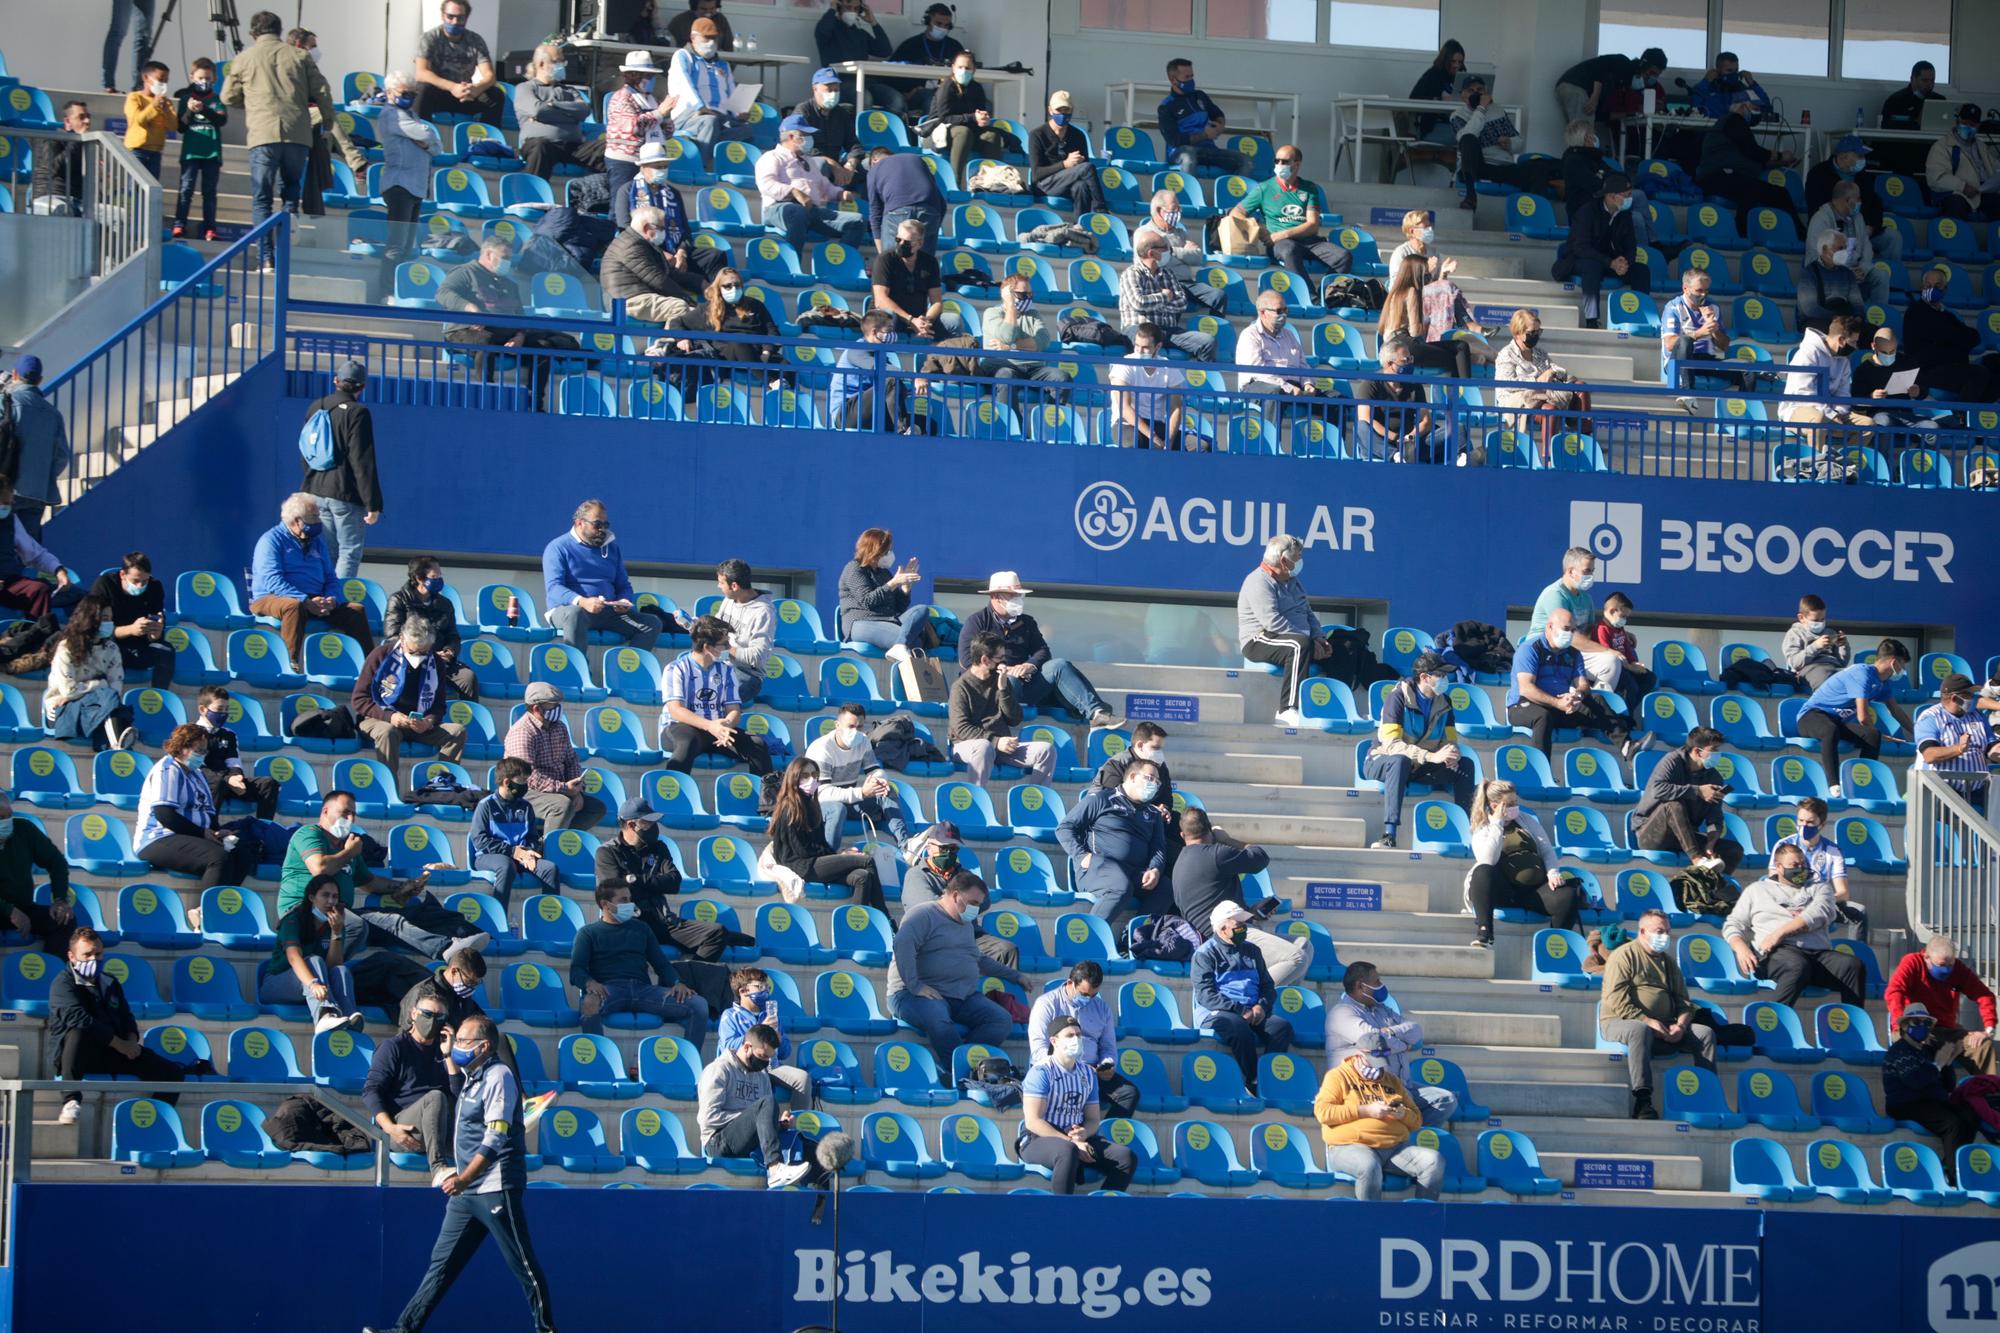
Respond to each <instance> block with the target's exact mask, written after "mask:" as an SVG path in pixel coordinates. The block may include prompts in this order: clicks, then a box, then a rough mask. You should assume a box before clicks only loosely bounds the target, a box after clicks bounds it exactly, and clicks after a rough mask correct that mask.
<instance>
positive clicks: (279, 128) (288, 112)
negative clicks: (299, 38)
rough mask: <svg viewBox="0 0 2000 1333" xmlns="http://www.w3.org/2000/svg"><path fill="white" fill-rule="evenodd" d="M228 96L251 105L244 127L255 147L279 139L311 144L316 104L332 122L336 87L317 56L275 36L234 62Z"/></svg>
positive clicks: (239, 103)
mask: <svg viewBox="0 0 2000 1333" xmlns="http://www.w3.org/2000/svg"><path fill="white" fill-rule="evenodd" d="M222 100H223V102H224V103H226V104H227V105H229V106H240V107H243V108H245V115H244V117H243V126H244V130H245V133H246V134H247V136H248V137H247V142H248V143H249V145H250V147H252V148H259V147H262V146H263V145H265V144H279V143H285V144H299V145H301V146H304V147H308V148H309V147H311V146H312V141H313V122H312V110H311V108H313V107H318V108H319V115H320V120H321V121H322V122H323V123H327V124H331V123H332V121H333V117H334V105H333V89H332V88H331V87H329V86H328V85H327V82H326V76H325V75H323V74H321V73H320V72H319V66H317V65H315V64H313V62H312V57H310V56H308V55H307V54H306V53H305V52H304V51H301V50H299V49H298V48H297V47H296V46H287V45H285V43H283V42H281V41H279V40H278V39H277V38H276V37H272V36H269V35H266V36H263V37H259V38H258V39H257V41H256V43H255V44H254V45H252V46H251V47H250V49H249V50H247V51H245V52H244V53H243V54H242V55H239V56H237V57H236V58H235V59H234V60H231V61H230V62H229V76H228V77H227V78H225V79H224V80H223V81H222Z"/></svg>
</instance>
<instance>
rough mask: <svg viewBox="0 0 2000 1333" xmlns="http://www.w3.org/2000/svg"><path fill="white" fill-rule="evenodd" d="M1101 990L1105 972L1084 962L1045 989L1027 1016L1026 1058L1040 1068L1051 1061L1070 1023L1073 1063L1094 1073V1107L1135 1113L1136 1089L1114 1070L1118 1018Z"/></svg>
mask: <svg viewBox="0 0 2000 1333" xmlns="http://www.w3.org/2000/svg"><path fill="white" fill-rule="evenodd" d="M1103 989H1104V969H1103V968H1102V967H1100V966H1099V965H1098V964H1096V963H1094V962H1091V961H1089V960H1088V959H1086V960H1085V961H1083V962H1081V963H1078V964H1077V965H1076V966H1074V967H1072V968H1071V969H1070V970H1069V978H1068V979H1067V980H1066V981H1064V982H1063V984H1062V985H1060V986H1057V987H1055V988H1054V989H1052V990H1045V991H1043V992H1042V993H1041V996H1040V997H1039V998H1038V999H1036V1001H1035V1007H1034V1008H1033V1009H1032V1010H1031V1011H1030V1012H1029V1014H1028V1059H1029V1062H1030V1063H1032V1064H1040V1063H1041V1062H1043V1061H1045V1060H1048V1059H1051V1058H1053V1057H1054V1056H1055V1054H1056V1052H1055V1050H1054V1047H1055V1045H1056V1044H1057V1043H1058V1042H1060V1041H1061V1040H1062V1038H1063V1035H1064V1034H1063V1032H1062V1029H1063V1028H1064V1027H1065V1026H1068V1025H1072V1024H1073V1025H1074V1026H1070V1027H1069V1034H1070V1035H1073V1036H1075V1037H1076V1038H1077V1047H1076V1050H1075V1053H1074V1056H1075V1060H1076V1062H1077V1063H1078V1064H1081V1065H1083V1066H1085V1067H1086V1068H1088V1069H1089V1070H1090V1071H1091V1072H1092V1073H1094V1074H1096V1075H1097V1104H1098V1105H1099V1106H1103V1107H1106V1108H1107V1109H1108V1110H1109V1112H1110V1114H1112V1115H1122V1116H1131V1115H1136V1114H1137V1113H1138V1110H1139V1087H1138V1085H1137V1084H1135V1083H1133V1082H1131V1081H1130V1080H1129V1079H1127V1078H1126V1077H1125V1076H1124V1075H1122V1074H1120V1073H1119V1072H1118V1023H1117V1018H1118V1016H1117V1015H1116V1014H1115V1013H1113V1012H1112V1009H1111V1001H1110V1000H1109V999H1107V998H1105V997H1104V996H1103V995H1102V994H1100V992H1102V991H1103Z"/></svg>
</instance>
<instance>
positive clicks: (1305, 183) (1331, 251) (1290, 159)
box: [1234, 144, 1354, 291]
mask: <svg viewBox="0 0 2000 1333" xmlns="http://www.w3.org/2000/svg"><path fill="white" fill-rule="evenodd" d="M1304 160H1305V155H1304V154H1303V153H1301V152H1300V151H1299V150H1298V148H1297V147H1296V146H1295V145H1293V144H1284V145H1282V146H1281V147H1279V149H1278V164H1277V166H1276V167H1275V168H1274V169H1273V172H1272V176H1271V179H1269V180H1267V181H1265V182H1264V183H1263V184H1262V185H1259V186H1258V187H1257V188H1256V189H1254V190H1252V191H1251V192H1250V193H1249V194H1246V195H1244V196H1243V202H1242V203H1240V204H1238V205H1236V208H1235V209H1234V213H1235V216H1237V217H1239V218H1245V219H1253V220H1255V221H1258V222H1262V223H1263V224H1264V230H1265V231H1268V232H1269V233H1271V260H1272V262H1273V263H1277V264H1282V265H1283V266H1284V267H1286V268H1288V269H1290V270H1291V271H1292V272H1294V273H1296V274H1298V275H1299V276H1300V277H1301V278H1304V279H1305V280H1306V281H1307V282H1308V283H1310V282H1311V281H1312V276H1313V275H1312V265H1313V264H1314V263H1318V264H1319V265H1320V266H1321V267H1323V268H1325V269H1326V271H1327V272H1329V273H1346V272H1348V271H1349V270H1351V269H1352V268H1353V267H1354V256H1353V255H1351V254H1349V253H1348V252H1347V251H1346V250H1345V249H1343V248H1342V247H1340V246H1338V245H1335V244H1334V243H1333V242H1332V241H1329V240H1327V239H1326V234H1325V233H1324V232H1323V231H1322V230H1321V229H1320V215H1321V214H1322V213H1324V212H1325V211H1326V191H1324V190H1322V189H1320V188H1319V186H1317V185H1315V184H1313V183H1312V182H1311V181H1309V180H1306V179H1305V178H1304V177H1302V176H1300V175H1299V164H1300V163H1301V162H1303V161H1304ZM1308 290H1309V291H1310V290H1311V289H1310V288H1309V289H1308Z"/></svg>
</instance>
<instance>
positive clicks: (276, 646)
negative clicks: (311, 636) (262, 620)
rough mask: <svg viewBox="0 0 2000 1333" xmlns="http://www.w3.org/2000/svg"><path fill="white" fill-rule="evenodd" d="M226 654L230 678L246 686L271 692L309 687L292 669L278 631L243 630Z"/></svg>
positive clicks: (226, 649) (301, 676) (232, 637)
mask: <svg viewBox="0 0 2000 1333" xmlns="http://www.w3.org/2000/svg"><path fill="white" fill-rule="evenodd" d="M224 653H225V656H224V658H223V660H224V662H225V663H227V665H228V669H229V674H230V676H231V677H232V678H233V679H235V680H238V681H241V682H243V683H245V684H249V685H255V686H257V687H259V688H260V689H267V690H291V689H297V688H298V687H299V686H301V685H303V684H305V677H304V676H303V675H301V674H299V673H297V672H295V671H293V670H292V669H291V658H290V655H289V654H288V653H287V652H286V651H285V643H284V640H283V639H280V638H279V637H278V635H277V632H276V631H275V630H269V629H264V628H263V627H261V626H258V627H254V628H250V629H239V630H237V631H235V632H234V633H233V634H231V635H230V636H229V639H228V641H227V643H226V645H225V647H224Z"/></svg>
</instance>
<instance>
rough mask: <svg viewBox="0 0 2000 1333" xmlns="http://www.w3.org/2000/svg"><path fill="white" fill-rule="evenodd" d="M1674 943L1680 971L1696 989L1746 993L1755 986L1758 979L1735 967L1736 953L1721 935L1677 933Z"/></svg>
mask: <svg viewBox="0 0 2000 1333" xmlns="http://www.w3.org/2000/svg"><path fill="white" fill-rule="evenodd" d="M1674 944H1675V948H1676V949H1677V950H1678V951H1679V955H1680V964H1681V974H1682V975H1683V976H1685V977H1686V978H1687V982H1688V984H1689V985H1690V986H1692V987H1694V988H1695V989H1696V990H1699V991H1706V992H1707V993H1708V994H1710V995H1748V994H1750V993H1752V992H1754V991H1755V990H1757V989H1758V985H1757V982H1755V981H1754V980H1752V979H1751V978H1749V977H1746V976H1744V975H1743V972H1742V970H1741V969H1740V968H1738V967H1737V966H1736V955H1735V954H1733V953H1731V952H1730V950H1729V946H1728V945H1727V944H1726V943H1724V941H1723V939H1722V937H1721V936H1720V935H1704V934H1690V935H1679V936H1676V937H1675V940H1674Z"/></svg>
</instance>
